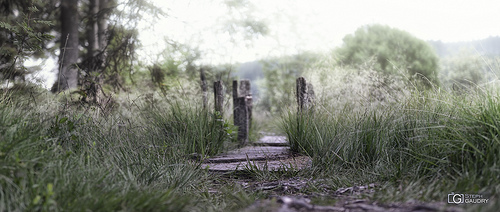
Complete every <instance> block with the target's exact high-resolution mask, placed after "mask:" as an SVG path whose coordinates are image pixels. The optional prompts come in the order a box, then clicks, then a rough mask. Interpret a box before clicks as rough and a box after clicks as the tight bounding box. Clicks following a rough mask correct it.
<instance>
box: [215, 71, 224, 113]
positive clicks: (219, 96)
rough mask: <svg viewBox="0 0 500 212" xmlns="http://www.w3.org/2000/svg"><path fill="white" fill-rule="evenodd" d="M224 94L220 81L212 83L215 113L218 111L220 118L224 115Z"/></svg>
mask: <svg viewBox="0 0 500 212" xmlns="http://www.w3.org/2000/svg"><path fill="white" fill-rule="evenodd" d="M224 93H225V91H224V84H222V81H220V80H219V81H217V82H214V97H215V98H214V99H215V111H218V112H219V113H220V115H221V116H222V115H223V114H224V109H223V107H224Z"/></svg>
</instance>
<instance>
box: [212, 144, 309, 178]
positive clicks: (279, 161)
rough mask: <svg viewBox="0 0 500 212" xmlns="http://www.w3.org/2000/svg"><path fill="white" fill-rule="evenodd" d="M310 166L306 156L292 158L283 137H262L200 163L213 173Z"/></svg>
mask: <svg viewBox="0 0 500 212" xmlns="http://www.w3.org/2000/svg"><path fill="white" fill-rule="evenodd" d="M310 165H311V159H310V158H309V157H307V156H294V155H293V154H292V153H291V152H290V147H288V143H287V141H286V138H285V136H264V137H262V138H261V139H259V141H257V142H255V143H254V144H253V145H252V146H246V147H243V148H240V149H236V150H233V151H229V152H227V153H224V154H221V155H217V156H214V157H212V158H209V159H207V160H205V161H204V162H203V163H202V168H204V169H208V170H209V171H213V172H231V171H243V170H255V169H258V170H268V171H293V170H300V169H303V168H305V167H309V166H310Z"/></svg>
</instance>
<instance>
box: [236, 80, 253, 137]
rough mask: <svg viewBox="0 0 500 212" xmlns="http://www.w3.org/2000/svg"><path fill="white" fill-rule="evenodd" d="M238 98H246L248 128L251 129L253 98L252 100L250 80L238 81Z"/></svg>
mask: <svg viewBox="0 0 500 212" xmlns="http://www.w3.org/2000/svg"><path fill="white" fill-rule="evenodd" d="M238 96H239V97H245V98H246V107H247V112H248V127H249V128H250V129H251V128H252V109H253V98H252V87H251V85H250V80H240V90H239V92H238Z"/></svg>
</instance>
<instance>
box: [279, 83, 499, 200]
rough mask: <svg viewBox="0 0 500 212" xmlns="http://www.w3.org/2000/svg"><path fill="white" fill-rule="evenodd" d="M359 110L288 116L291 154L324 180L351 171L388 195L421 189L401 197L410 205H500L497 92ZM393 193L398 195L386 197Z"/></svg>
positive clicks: (406, 99)
mask: <svg viewBox="0 0 500 212" xmlns="http://www.w3.org/2000/svg"><path fill="white" fill-rule="evenodd" d="M352 105H356V106H352ZM359 105H363V104H359V102H354V103H352V104H344V105H339V104H335V103H334V101H333V100H322V101H320V102H318V103H317V105H316V107H315V111H314V112H307V113H304V114H297V113H296V112H288V113H286V114H284V115H283V118H282V128H283V130H284V131H285V132H286V134H287V136H288V139H289V141H290V144H291V148H292V150H293V151H296V152H300V153H302V154H306V155H309V156H311V157H313V166H314V169H316V170H321V173H322V175H334V174H337V173H338V171H339V170H340V169H344V171H345V170H346V169H347V170H354V171H357V172H359V173H369V174H366V175H367V177H370V178H372V179H371V180H372V182H390V183H391V184H390V185H391V186H388V187H392V188H394V187H396V188H397V187H398V186H401V185H403V186H407V185H410V186H412V188H414V189H409V190H408V191H398V192H401V193H404V194H406V195H399V196H400V197H406V198H405V199H404V200H408V199H410V198H415V199H421V200H426V201H429V200H440V201H445V200H446V193H450V192H456V193H459V192H464V193H483V194H486V195H487V196H490V197H491V198H490V199H495V198H498V185H499V184H500V179H499V178H498V176H500V138H499V135H500V99H499V97H498V95H497V94H496V92H493V91H481V90H478V91H474V90H470V91H468V92H466V93H462V94H458V93H448V92H444V91H442V90H425V91H419V90H413V91H412V92H410V93H408V95H402V96H401V97H400V99H398V101H395V102H392V103H390V104H365V105H366V106H364V107H361V106H359ZM291 111H293V110H291ZM373 176H375V178H374V179H373ZM334 178H335V177H334ZM429 182H431V184H430V185H432V186H429ZM412 192H413V194H412V195H409V194H410V193H412ZM419 192H420V193H419ZM422 192H424V193H422ZM425 192H430V193H433V194H434V195H425ZM389 193H395V191H390V189H388V190H386V193H384V195H386V196H387V195H388V194H389ZM388 196H391V195H388ZM394 197H395V195H392V197H391V198H388V199H386V200H391V201H394V199H395V198H394ZM381 199H383V198H381ZM494 204H496V205H498V202H497V203H494ZM494 204H492V205H494Z"/></svg>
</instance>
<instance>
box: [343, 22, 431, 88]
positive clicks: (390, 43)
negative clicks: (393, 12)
mask: <svg viewBox="0 0 500 212" xmlns="http://www.w3.org/2000/svg"><path fill="white" fill-rule="evenodd" d="M338 54H339V55H340V57H341V59H342V63H344V64H347V65H354V66H361V67H363V66H366V64H368V66H370V67H373V68H374V70H376V71H380V72H383V73H386V74H396V73H398V72H400V70H404V71H407V72H408V77H412V78H416V79H419V80H422V82H423V83H424V84H426V85H427V86H430V85H431V84H430V83H433V84H438V83H439V81H438V78H437V71H438V58H437V56H436V54H435V52H434V50H433V49H432V48H431V47H430V46H429V45H428V44H427V43H426V42H425V41H423V40H420V39H418V38H416V37H414V36H412V35H411V34H409V33H408V32H405V31H401V30H398V29H395V28H391V27H389V26H383V25H368V26H364V27H361V28H359V29H358V30H356V32H355V33H354V34H353V35H347V36H346V37H344V44H343V46H342V47H341V48H339V49H338Z"/></svg>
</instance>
